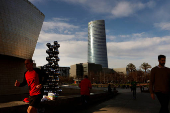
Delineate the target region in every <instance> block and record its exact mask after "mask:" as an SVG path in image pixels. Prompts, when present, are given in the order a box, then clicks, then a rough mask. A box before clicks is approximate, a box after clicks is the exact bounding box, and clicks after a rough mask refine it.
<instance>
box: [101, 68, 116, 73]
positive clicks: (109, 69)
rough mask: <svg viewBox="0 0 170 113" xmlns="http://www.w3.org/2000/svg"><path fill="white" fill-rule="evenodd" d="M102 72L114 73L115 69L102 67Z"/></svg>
mask: <svg viewBox="0 0 170 113" xmlns="http://www.w3.org/2000/svg"><path fill="white" fill-rule="evenodd" d="M102 72H103V73H105V74H113V73H115V71H114V70H113V69H111V68H102Z"/></svg>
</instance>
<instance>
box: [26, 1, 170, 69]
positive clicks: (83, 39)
mask: <svg viewBox="0 0 170 113" xmlns="http://www.w3.org/2000/svg"><path fill="white" fill-rule="evenodd" d="M29 1H30V2H32V3H33V4H34V5H35V6H36V7H37V8H38V9H39V10H40V11H41V12H42V13H44V14H45V20H44V23H43V26H42V29H41V32H40V35H39V39H38V42H37V45H36V48H35V51H34V55H33V59H34V60H35V62H36V63H37V66H42V65H44V64H46V63H47V61H46V56H47V54H46V49H47V47H46V43H48V42H50V43H53V41H58V42H59V44H60V45H61V47H60V48H59V51H60V54H59V57H60V61H59V65H60V66H70V65H73V64H76V63H84V62H87V45H88V43H87V40H88V22H90V21H93V20H105V28H106V40H107V52H108V53H107V54H108V65H109V68H122V67H126V66H127V65H128V64H129V63H133V64H134V65H135V66H136V67H137V68H139V66H140V65H141V64H142V63H143V62H147V63H149V64H150V65H151V66H152V67H154V66H155V65H157V64H158V60H157V56H158V55H159V54H165V55H166V56H167V62H166V66H167V67H170V51H169V48H170V13H169V11H170V7H169V6H170V1H169V0H29Z"/></svg>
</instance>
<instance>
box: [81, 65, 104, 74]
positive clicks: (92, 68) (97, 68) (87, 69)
mask: <svg viewBox="0 0 170 113" xmlns="http://www.w3.org/2000/svg"><path fill="white" fill-rule="evenodd" d="M82 65H83V75H89V74H90V73H95V74H96V73H100V72H102V65H101V64H95V63H83V64H82Z"/></svg>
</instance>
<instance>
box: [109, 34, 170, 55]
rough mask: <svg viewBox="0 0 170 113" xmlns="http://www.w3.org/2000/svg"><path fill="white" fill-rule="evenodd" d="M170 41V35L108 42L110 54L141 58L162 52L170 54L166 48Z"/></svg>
mask: <svg viewBox="0 0 170 113" xmlns="http://www.w3.org/2000/svg"><path fill="white" fill-rule="evenodd" d="M169 42H170V36H167V37H154V38H140V39H138V40H134V41H128V42H108V43H107V48H108V55H109V56H112V57H115V56H116V57H117V56H120V57H129V58H140V57H150V56H154V55H158V54H161V53H164V54H169V53H168V50H167V48H165V47H170V45H169ZM163 48H164V49H163Z"/></svg>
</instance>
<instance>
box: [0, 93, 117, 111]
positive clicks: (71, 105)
mask: <svg viewBox="0 0 170 113" xmlns="http://www.w3.org/2000/svg"><path fill="white" fill-rule="evenodd" d="M114 95H115V94H109V93H96V94H93V95H90V101H89V105H92V104H94V103H98V102H101V101H105V100H107V99H110V98H112V97H113V96H114ZM80 99H81V97H80V95H72V96H61V97H60V96H59V97H58V98H57V99H56V100H54V101H44V102H41V103H40V108H39V109H40V110H43V111H44V112H43V113H57V112H63V113H64V112H66V111H67V110H69V111H70V113H71V112H72V111H73V110H75V109H76V110H77V109H80V108H83V106H82V105H81V103H80ZM4 104H5V103H4ZM10 104H11V106H10V105H8V106H7V107H0V113H26V111H27V108H28V104H27V103H24V102H22V101H20V102H17V103H10ZM14 104H15V105H14Z"/></svg>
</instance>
